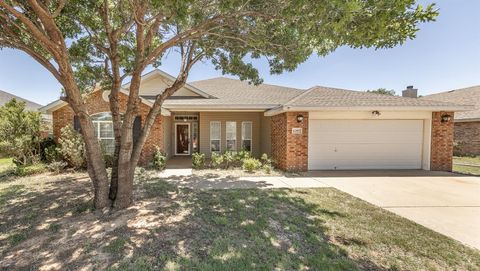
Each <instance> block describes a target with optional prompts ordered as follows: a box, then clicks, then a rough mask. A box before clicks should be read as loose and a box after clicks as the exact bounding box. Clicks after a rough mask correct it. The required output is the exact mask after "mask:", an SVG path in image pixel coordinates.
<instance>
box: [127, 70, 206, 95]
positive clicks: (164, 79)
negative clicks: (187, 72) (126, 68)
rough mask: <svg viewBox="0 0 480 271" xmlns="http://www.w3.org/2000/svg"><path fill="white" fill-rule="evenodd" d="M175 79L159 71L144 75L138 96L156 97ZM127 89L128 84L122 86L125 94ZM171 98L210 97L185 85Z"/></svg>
mask: <svg viewBox="0 0 480 271" xmlns="http://www.w3.org/2000/svg"><path fill="white" fill-rule="evenodd" d="M175 79H176V78H175V77H173V76H171V75H170V74H168V73H166V72H163V71H161V70H159V69H155V70H153V71H151V72H149V73H146V74H145V75H143V76H142V79H141V82H140V90H139V93H140V96H156V95H158V94H160V93H162V92H163V91H164V90H165V89H166V88H167V87H169V86H171V85H172V84H173V82H174V81H175ZM129 87H130V83H127V84H124V85H123V86H122V88H123V89H124V90H125V91H127V92H128V88H129ZM172 96H177V97H199V98H211V96H210V95H208V94H207V93H205V92H204V91H202V90H200V89H198V88H196V87H194V86H192V85H190V84H185V86H184V87H182V88H181V89H179V90H177V91H176V92H175V93H174V94H173V95H172Z"/></svg>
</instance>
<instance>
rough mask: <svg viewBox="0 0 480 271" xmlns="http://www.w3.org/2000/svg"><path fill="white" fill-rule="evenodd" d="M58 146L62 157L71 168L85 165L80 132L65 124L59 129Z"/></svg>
mask: <svg viewBox="0 0 480 271" xmlns="http://www.w3.org/2000/svg"><path fill="white" fill-rule="evenodd" d="M58 142H59V145H60V147H59V148H58V149H57V150H58V152H59V153H60V154H61V156H62V157H63V159H65V161H66V162H67V163H68V165H69V166H71V167H73V168H82V167H84V166H85V162H86V160H85V143H84V142H83V137H82V135H81V134H80V133H78V132H77V131H75V129H73V127H72V125H67V126H65V127H63V128H62V129H61V130H60V138H59V139H58Z"/></svg>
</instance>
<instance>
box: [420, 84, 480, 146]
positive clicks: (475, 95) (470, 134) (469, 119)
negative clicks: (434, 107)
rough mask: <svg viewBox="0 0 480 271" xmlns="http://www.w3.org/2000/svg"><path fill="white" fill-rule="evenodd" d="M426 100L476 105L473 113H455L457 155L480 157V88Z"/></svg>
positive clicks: (439, 94) (449, 92) (448, 92)
mask: <svg viewBox="0 0 480 271" xmlns="http://www.w3.org/2000/svg"><path fill="white" fill-rule="evenodd" d="M424 98H425V99H428V100H435V101H444V102H452V103H458V104H471V105H474V107H475V109H474V110H472V111H466V112H456V113H455V117H454V122H455V124H454V127H455V128H454V131H455V135H454V140H455V143H456V147H455V153H456V154H458V155H480V86H473V87H468V88H462V89H455V90H451V91H447V92H442V93H437V94H432V95H427V96H425V97H424Z"/></svg>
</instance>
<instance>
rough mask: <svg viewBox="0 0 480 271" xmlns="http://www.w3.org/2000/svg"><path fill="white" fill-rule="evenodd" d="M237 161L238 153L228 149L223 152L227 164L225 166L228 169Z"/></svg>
mask: <svg viewBox="0 0 480 271" xmlns="http://www.w3.org/2000/svg"><path fill="white" fill-rule="evenodd" d="M235 161H236V153H235V152H232V151H226V152H225V153H224V154H223V163H224V165H225V168H226V169H228V168H229V167H230V166H232V165H233V164H234V163H235Z"/></svg>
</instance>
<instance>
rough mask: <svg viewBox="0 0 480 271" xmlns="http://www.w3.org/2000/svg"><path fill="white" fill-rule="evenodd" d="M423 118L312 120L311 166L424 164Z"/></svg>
mask: <svg viewBox="0 0 480 271" xmlns="http://www.w3.org/2000/svg"><path fill="white" fill-rule="evenodd" d="M422 147H423V121H422V120H311V121H310V127H309V161H308V165H309V169H311V170H314V169H414V168H415V169H416V168H421V160H422Z"/></svg>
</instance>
